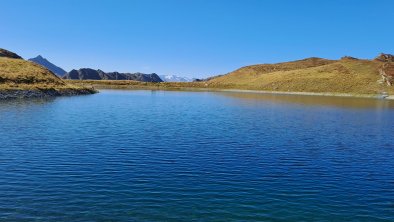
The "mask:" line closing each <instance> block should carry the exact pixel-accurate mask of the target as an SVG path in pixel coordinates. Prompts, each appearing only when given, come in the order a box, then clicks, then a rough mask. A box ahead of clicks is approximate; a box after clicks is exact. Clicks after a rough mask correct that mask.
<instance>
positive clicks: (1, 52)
mask: <svg viewBox="0 0 394 222" xmlns="http://www.w3.org/2000/svg"><path fill="white" fill-rule="evenodd" d="M0 57H7V58H11V59H22V57H20V56H19V55H18V54H16V53H13V52H10V51H8V50H5V49H1V48H0Z"/></svg>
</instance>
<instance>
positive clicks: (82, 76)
mask: <svg viewBox="0 0 394 222" xmlns="http://www.w3.org/2000/svg"><path fill="white" fill-rule="evenodd" d="M63 79H71V80H135V81H141V82H163V80H162V79H161V78H160V77H159V76H158V75H157V74H156V73H152V74H144V73H139V72H137V73H119V72H104V71H102V70H100V69H97V70H95V69H91V68H81V69H78V70H76V69H73V70H71V71H70V72H68V73H66V74H65V75H64V76H63Z"/></svg>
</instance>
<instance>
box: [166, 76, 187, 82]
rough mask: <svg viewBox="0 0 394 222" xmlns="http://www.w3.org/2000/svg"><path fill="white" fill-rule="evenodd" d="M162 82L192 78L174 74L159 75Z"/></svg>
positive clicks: (185, 80)
mask: <svg viewBox="0 0 394 222" xmlns="http://www.w3.org/2000/svg"><path fill="white" fill-rule="evenodd" d="M160 78H161V79H162V80H163V81H164V82H192V81H193V79H192V78H187V77H181V76H176V75H160Z"/></svg>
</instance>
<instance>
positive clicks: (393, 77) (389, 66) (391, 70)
mask: <svg viewBox="0 0 394 222" xmlns="http://www.w3.org/2000/svg"><path fill="white" fill-rule="evenodd" d="M379 73H380V75H381V76H382V80H383V82H385V83H386V84H387V85H388V86H392V85H393V84H394V64H393V63H391V62H387V63H385V64H384V65H383V66H382V68H380V69H379Z"/></svg>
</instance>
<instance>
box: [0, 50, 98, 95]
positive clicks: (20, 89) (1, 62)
mask: <svg viewBox="0 0 394 222" xmlns="http://www.w3.org/2000/svg"><path fill="white" fill-rule="evenodd" d="M4 51H6V50H2V51H0V54H1V55H2V56H0V92H1V94H0V98H12V97H27V95H32V96H45V95H74V94H88V93H93V92H94V90H93V89H89V88H86V87H81V86H76V85H73V84H69V83H66V82H64V81H63V80H62V79H60V78H59V77H57V76H56V75H55V74H53V73H52V72H51V71H49V70H48V69H46V68H44V67H42V66H40V65H37V64H35V63H33V62H30V61H25V60H23V59H21V58H20V57H19V58H18V57H16V56H15V55H16V54H10V53H2V52H4ZM6 52H9V51H6ZM8 55H12V56H8ZM27 92H28V93H27ZM24 95H26V96H24Z"/></svg>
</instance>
